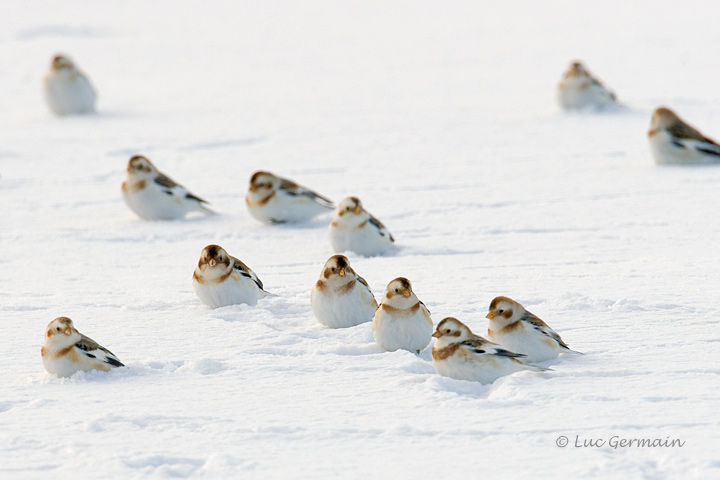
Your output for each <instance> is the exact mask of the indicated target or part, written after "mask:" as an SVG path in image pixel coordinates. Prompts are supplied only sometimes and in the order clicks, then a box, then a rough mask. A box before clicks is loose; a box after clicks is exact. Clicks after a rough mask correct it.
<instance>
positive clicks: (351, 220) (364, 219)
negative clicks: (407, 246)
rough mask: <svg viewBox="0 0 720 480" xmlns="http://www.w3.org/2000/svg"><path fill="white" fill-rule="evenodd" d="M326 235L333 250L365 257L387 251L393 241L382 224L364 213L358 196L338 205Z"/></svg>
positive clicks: (391, 246)
mask: <svg viewBox="0 0 720 480" xmlns="http://www.w3.org/2000/svg"><path fill="white" fill-rule="evenodd" d="M328 236H329V238H330V243H331V245H332V247H333V250H334V251H336V252H347V251H349V252H354V253H357V254H358V255H364V256H366V257H369V256H373V255H381V254H383V253H386V252H388V251H389V250H390V249H392V248H393V247H394V242H395V239H394V238H393V236H392V234H391V233H390V232H389V231H388V229H387V228H385V225H383V224H382V223H381V222H380V220H378V219H377V218H375V217H374V216H373V215H372V214H371V213H370V212H368V211H367V210H365V208H363V205H362V202H361V201H360V199H359V198H357V197H347V198H345V199H344V200H343V201H342V202H340V203H339V204H338V206H337V208H336V209H335V212H334V213H333V219H332V222H331V223H330V227H329V229H328Z"/></svg>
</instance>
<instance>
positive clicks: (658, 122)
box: [650, 107, 681, 129]
mask: <svg viewBox="0 0 720 480" xmlns="http://www.w3.org/2000/svg"><path fill="white" fill-rule="evenodd" d="M680 121H681V120H680V117H678V116H677V114H676V113H675V112H673V111H672V110H670V109H669V108H667V107H658V108H656V109H655V111H654V112H653V116H652V120H651V121H650V128H651V129H657V128H667V127H671V126H672V125H673V124H675V123H677V122H680Z"/></svg>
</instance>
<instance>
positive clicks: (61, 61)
mask: <svg viewBox="0 0 720 480" xmlns="http://www.w3.org/2000/svg"><path fill="white" fill-rule="evenodd" d="M43 86H44V94H45V101H46V102H47V104H48V107H50V110H52V111H53V112H54V113H55V114H56V115H81V114H87V113H93V112H95V101H96V100H97V93H96V92H95V88H94V87H93V86H92V84H91V83H90V80H89V79H88V77H87V75H85V74H84V73H83V72H81V71H80V70H78V68H77V67H76V66H75V64H74V63H73V62H72V60H70V59H69V58H68V57H67V56H65V55H56V56H55V57H54V58H53V60H52V64H51V65H50V71H49V72H48V73H47V74H46V75H45V78H44V81H43Z"/></svg>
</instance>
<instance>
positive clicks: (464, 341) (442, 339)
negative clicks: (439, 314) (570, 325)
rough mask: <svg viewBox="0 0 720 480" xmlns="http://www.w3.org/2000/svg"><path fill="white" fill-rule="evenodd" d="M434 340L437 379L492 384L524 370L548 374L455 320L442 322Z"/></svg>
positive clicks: (449, 319)
mask: <svg viewBox="0 0 720 480" xmlns="http://www.w3.org/2000/svg"><path fill="white" fill-rule="evenodd" d="M433 337H435V338H436V339H437V340H435V345H434V346H433V350H432V359H433V366H434V367H435V371H436V372H437V373H438V375H442V376H443V377H450V378H454V379H456V380H468V381H471V382H480V383H492V382H494V381H495V380H497V379H498V378H500V377H504V376H505V375H510V374H511V373H515V372H521V371H523V370H530V371H533V372H544V371H547V370H548V369H545V368H539V367H534V366H532V365H526V364H524V363H523V362H522V361H520V359H523V357H524V355H522V354H519V353H513V352H509V351H507V350H505V349H503V348H500V345H496V344H494V343H492V342H490V341H488V340H485V339H484V338H482V337H481V336H479V335H475V334H473V333H472V331H470V329H469V328H468V327H467V326H466V325H465V324H464V323H462V322H461V321H460V320H458V319H456V318H452V317H448V318H445V319H443V320H442V321H441V322H440V323H439V324H438V326H437V329H436V330H435V333H433Z"/></svg>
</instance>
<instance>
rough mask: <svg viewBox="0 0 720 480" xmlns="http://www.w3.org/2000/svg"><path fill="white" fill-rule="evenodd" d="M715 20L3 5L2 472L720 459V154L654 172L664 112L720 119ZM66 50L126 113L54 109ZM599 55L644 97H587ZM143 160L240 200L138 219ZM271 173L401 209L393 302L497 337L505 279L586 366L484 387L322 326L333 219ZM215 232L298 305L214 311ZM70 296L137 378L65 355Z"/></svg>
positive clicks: (688, 7) (574, 11)
mask: <svg viewBox="0 0 720 480" xmlns="http://www.w3.org/2000/svg"><path fill="white" fill-rule="evenodd" d="M714 12H717V5H716V4H715V2H710V1H689V2H685V3H683V4H682V7H679V6H678V4H677V2H656V1H641V2H634V3H633V4H629V3H628V2H625V1H620V0H609V1H607V2H603V3H602V4H598V3H596V2H595V3H590V2H574V1H564V2H534V1H531V0H513V1H508V2H475V1H467V2H463V1H458V2H442V3H437V2H413V1H407V2H397V1H391V2H385V1H364V2H323V1H317V0H311V1H306V2H280V1H268V2H236V1H223V2H213V3H206V2H203V3H201V2H190V1H184V2H180V1H160V2H152V3H148V2H141V1H138V0H131V1H125V2H96V1H92V0H82V1H76V2H63V3H62V4H59V3H57V2H51V1H49V0H28V1H24V0H23V1H20V0H6V1H4V2H0V18H2V19H3V20H4V21H3V22H2V23H3V28H2V29H0V79H2V83H0V131H1V132H2V134H1V135H2V140H1V141H0V195H2V203H3V206H2V209H0V247H1V250H0V252H1V253H0V266H1V267H2V271H3V273H4V275H3V276H2V278H1V279H0V318H2V326H3V335H2V340H1V341H0V345H1V348H0V361H1V362H2V366H3V369H2V372H1V373H0V385H2V387H1V388H0V477H1V478H47V477H49V476H53V477H58V478H70V477H75V476H77V475H80V474H82V473H83V472H92V474H93V476H102V477H103V478H144V477H152V478H164V477H196V478H289V477H303V478H338V477H349V478H438V477H439V478H481V477H485V478H494V477H502V478H622V479H629V478H647V479H666V478H667V479H670V478H698V479H707V478H720V456H719V455H718V453H717V450H718V445H719V444H720V417H718V415H717V408H718V402H719V400H720V399H719V398H718V391H719V389H718V387H720V382H719V379H720V363H719V361H720V353H719V350H718V345H720V343H719V342H720V333H719V329H718V327H719V325H720V310H719V308H718V298H719V297H718V293H717V292H718V285H720V273H719V272H720V255H719V253H720V251H719V247H718V245H719V242H718V238H719V235H718V233H719V232H720V215H718V204H719V201H718V200H719V199H720V168H719V167H712V166H706V167H689V168H682V167H658V166H655V165H654V164H653V162H652V159H651V157H650V154H649V151H648V146H647V139H646V136H645V133H646V131H647V126H648V123H649V121H650V113H651V111H652V110H653V109H654V108H655V107H657V106H659V105H666V106H668V107H670V108H672V109H674V110H675V111H676V112H677V113H678V114H679V115H680V116H681V117H682V118H684V119H685V120H687V121H688V122H690V123H691V124H693V125H695V126H696V127H698V128H699V129H700V130H701V131H703V132H704V133H705V134H706V135H708V136H710V137H714V138H719V137H720V92H719V91H718V88H717V84H718V81H717V77H718V73H720V55H718V53H720V52H718V50H719V49H720V33H719V32H720V30H718V28H717V18H716V17H717V15H714V14H713V13H714ZM60 52H63V53H67V54H68V55H70V56H71V58H73V59H74V60H75V61H76V62H77V64H78V65H80V66H81V68H82V69H83V71H85V72H86V73H87V74H88V75H89V77H90V78H91V79H92V81H93V84H94V85H95V87H96V88H97V90H98V94H99V97H98V105H97V108H98V112H99V113H98V114H97V115H92V116H81V117H72V118H57V117H55V116H54V115H52V113H50V112H49V110H48V109H47V107H46V106H45V105H44V103H43V99H42V76H43V75H44V73H45V71H46V70H47V68H48V66H49V63H50V61H51V59H52V56H53V55H55V54H56V53H60ZM574 59H581V60H583V61H584V62H585V64H586V65H587V67H588V68H589V69H590V70H591V71H592V72H593V73H594V74H595V75H597V76H598V77H599V78H600V79H602V81H603V82H604V83H605V84H606V85H607V86H608V88H610V89H612V90H613V91H614V92H616V94H617V95H618V98H619V100H620V101H621V102H622V103H624V104H625V105H626V106H627V109H625V110H624V111H621V112H616V113H606V114H592V113H581V114H566V113H563V112H561V111H560V109H559V108H558V107H557V105H556V104H555V98H554V92H555V85H556V83H557V81H558V80H559V79H560V76H561V74H562V72H563V71H564V70H565V68H566V67H567V64H568V63H569V62H570V61H571V60H574ZM134 154H143V155H146V156H148V158H150V160H151V161H153V162H154V163H155V164H156V165H157V166H158V168H159V169H160V170H162V171H164V172H166V173H167V174H168V175H170V176H171V177H172V178H173V179H175V180H176V181H178V182H180V183H181V184H183V185H184V186H186V187H187V188H188V189H189V190H191V191H192V192H194V193H195V194H197V195H198V196H200V197H202V198H205V199H207V200H208V201H210V202H211V208H213V209H214V210H216V211H218V212H220V213H221V214H222V215H220V216H217V217H207V218H204V217H201V216H195V217H191V218H189V219H187V220H185V221H171V222H144V221H141V220H139V219H138V218H137V217H136V216H135V215H134V214H133V213H132V212H131V211H130V210H129V209H128V208H127V207H126V206H125V205H124V204H123V201H122V199H121V194H120V185H121V183H122V180H123V178H124V176H125V167H126V165H127V161H128V159H129V158H130V156H131V155H134ZM258 169H264V170H269V171H272V172H274V173H277V174H278V175H282V176H285V177H288V178H291V179H293V180H295V181H296V182H298V183H300V184H301V185H305V186H307V187H309V188H312V189H314V190H316V191H318V192H319V193H321V194H323V195H327V196H328V197H330V198H332V199H333V200H335V201H336V202H337V201H339V200H340V199H342V198H344V197H346V196H348V195H356V196H358V197H360V198H362V199H363V203H364V205H365V207H366V208H367V209H368V210H369V211H371V212H373V214H374V215H376V216H377V217H378V218H380V219H382V221H383V223H385V224H386V225H388V226H390V227H391V230H392V232H393V235H394V236H395V238H396V240H397V243H398V245H399V246H400V247H401V248H400V249H399V251H398V252H397V254H396V255H394V256H388V257H377V258H363V257H359V256H354V255H350V256H349V258H350V262H351V264H352V265H353V268H354V269H355V270H356V271H357V272H358V274H360V275H362V276H363V277H364V278H365V279H367V281H368V282H369V284H370V286H371V287H372V289H373V291H374V292H375V293H376V296H377V297H378V298H379V297H380V295H381V294H382V291H383V289H384V287H385V285H387V283H388V282H389V281H390V280H391V279H393V278H395V277H398V276H405V277H407V278H408V279H410V281H411V282H412V284H413V289H414V291H415V292H416V293H417V295H418V297H420V298H421V299H422V300H423V301H424V302H425V303H426V304H427V306H428V308H429V309H430V311H431V312H432V314H433V319H434V321H435V323H437V322H439V321H440V320H441V319H442V318H444V317H445V316H450V315H452V316H455V317H457V318H459V319H460V320H461V321H463V322H465V323H467V324H468V325H469V326H470V327H471V328H472V329H473V330H474V331H475V332H476V333H479V334H482V335H485V334H486V332H485V330H486V328H487V323H486V322H487V321H486V320H485V318H484V316H485V313H486V312H487V307H488V305H489V302H490V300H491V299H492V298H494V297H495V296H497V295H507V296H510V297H512V298H514V299H516V300H518V301H520V302H521V303H523V304H524V305H525V307H526V308H528V309H529V310H530V311H532V312H533V313H535V314H536V315H538V316H539V317H540V318H542V319H543V320H545V321H546V322H547V323H548V324H549V325H550V326H551V327H552V328H553V329H554V330H556V331H557V332H558V333H559V334H560V335H562V337H563V339H564V340H565V341H566V342H567V343H568V344H569V345H570V347H571V348H573V349H576V350H579V351H582V352H584V353H585V355H584V356H567V357H563V358H561V359H559V360H558V361H556V362H551V363H549V364H548V365H549V366H551V367H552V369H553V371H552V372H547V373H541V374H539V373H532V372H521V373H517V374H514V375H512V376H508V377H504V378H501V379H499V380H498V381H496V382H495V383H493V384H492V385H487V386H483V385H480V384H475V383H470V382H463V381H455V380H451V379H448V378H443V377H439V376H437V375H436V374H435V373H434V369H433V367H432V364H431V362H430V352H429V351H427V350H426V351H425V352H423V354H422V355H420V356H419V357H418V356H415V355H413V354H411V353H408V352H404V351H397V352H393V353H383V352H381V350H380V348H379V347H377V346H376V345H375V344H374V343H373V341H372V334H371V331H370V329H371V324H370V323H365V324H362V325H358V326H357V327H353V328H349V329H338V330H331V329H324V328H322V327H321V326H320V325H318V323H317V321H316V320H315V319H314V318H313V315H312V312H311V309H310V300H309V299H310V289H311V288H312V285H313V284H314V282H315V281H316V279H317V275H318V272H319V271H320V270H321V268H322V266H323V264H324V262H325V261H326V260H327V258H328V257H330V256H331V255H332V253H333V252H332V250H331V248H330V244H329V241H328V239H327V223H328V222H329V218H330V216H329V214H328V215H327V216H325V217H322V218H318V219H316V220H315V221H313V222H311V223H309V224H307V225H302V226H265V225H262V224H260V223H258V222H257V221H255V220H253V219H252V218H251V217H250V215H249V214H248V212H247V210H246V208H245V203H244V202H245V201H244V196H245V192H246V188H247V181H248V179H249V177H250V174H251V173H252V172H254V171H255V170H258ZM210 243H217V244H219V245H222V246H223V247H225V248H226V249H227V250H228V251H229V252H232V255H235V256H237V257H238V258H240V259H242V260H243V261H244V262H245V263H246V264H247V265H248V266H250V267H251V268H252V269H253V270H254V271H255V272H256V273H257V274H258V276H259V277H260V278H261V280H262V281H263V283H264V284H265V287H266V289H267V290H268V291H269V292H272V293H275V294H277V295H278V297H273V298H268V299H264V300H262V301H261V302H260V303H259V304H258V306H257V307H255V308H252V307H248V306H243V305H240V306H232V307H225V308H221V309H217V310H210V309H208V308H206V307H205V306H203V305H202V303H201V302H200V300H199V299H198V298H197V297H196V296H195V294H194V292H193V289H192V282H191V276H192V272H193V269H194V267H195V265H196V263H197V259H198V255H199V252H200V251H201V250H202V248H203V247H204V246H205V245H207V244H210ZM61 315H64V316H68V317H70V318H72V319H73V320H74V322H75V325H76V326H77V328H78V329H79V330H80V331H81V332H82V333H84V334H85V335H88V336H90V337H91V338H93V339H95V340H96V341H98V342H100V343H101V344H102V345H103V346H105V347H107V348H109V349H110V350H112V351H113V352H114V353H115V354H116V355H117V356H118V358H119V359H120V360H121V361H122V362H123V363H125V364H126V365H127V366H128V368H125V369H117V370H115V371H112V372H110V373H102V372H91V373H80V374H77V375H75V376H73V377H71V378H69V379H58V378H55V377H53V376H51V375H49V374H47V373H46V372H45V371H44V369H43V366H42V361H41V358H40V346H41V344H42V341H43V333H44V328H45V326H46V325H47V324H48V323H49V322H50V321H51V320H52V319H54V318H55V317H58V316H61ZM560 436H566V437H568V439H569V442H570V445H568V446H567V447H565V448H559V447H557V446H556V440H557V439H558V437H560ZM576 436H578V437H577V438H578V441H579V442H580V443H581V444H582V443H583V442H584V441H587V440H593V441H595V440H597V439H600V438H602V439H604V440H605V441H606V442H607V441H609V440H610V439H611V437H613V436H617V437H619V438H625V439H631V438H650V439H653V438H660V439H663V440H665V439H666V438H667V437H669V438H670V439H671V440H672V439H676V438H677V439H681V440H682V441H683V442H685V443H684V446H682V447H677V446H676V447H674V448H662V447H656V448H638V447H626V448H620V447H619V448H612V447H611V446H609V444H605V445H604V446H603V447H599V448H595V447H587V448H579V447H575V446H574V442H575V441H576Z"/></svg>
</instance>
